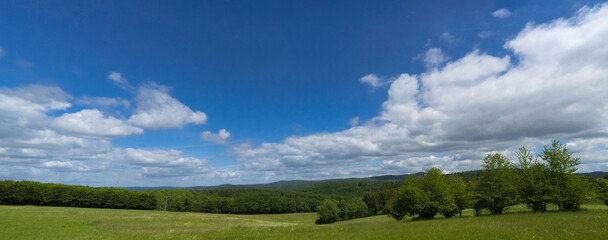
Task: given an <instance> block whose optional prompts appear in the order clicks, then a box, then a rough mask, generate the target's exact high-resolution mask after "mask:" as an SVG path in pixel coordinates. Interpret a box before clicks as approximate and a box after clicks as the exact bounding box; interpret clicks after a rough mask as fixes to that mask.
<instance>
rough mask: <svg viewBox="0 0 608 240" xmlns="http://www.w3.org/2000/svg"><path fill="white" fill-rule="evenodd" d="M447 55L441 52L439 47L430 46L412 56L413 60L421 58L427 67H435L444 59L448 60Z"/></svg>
mask: <svg viewBox="0 0 608 240" xmlns="http://www.w3.org/2000/svg"><path fill="white" fill-rule="evenodd" d="M449 59H450V58H449V57H448V56H445V55H444V54H443V51H441V49H440V48H430V49H428V50H427V51H426V52H424V53H422V54H419V55H418V56H416V57H414V58H413V60H414V61H416V60H421V61H422V62H423V63H424V65H425V66H426V68H427V69H432V68H437V67H439V66H440V65H441V64H442V63H444V62H445V61H447V60H449Z"/></svg>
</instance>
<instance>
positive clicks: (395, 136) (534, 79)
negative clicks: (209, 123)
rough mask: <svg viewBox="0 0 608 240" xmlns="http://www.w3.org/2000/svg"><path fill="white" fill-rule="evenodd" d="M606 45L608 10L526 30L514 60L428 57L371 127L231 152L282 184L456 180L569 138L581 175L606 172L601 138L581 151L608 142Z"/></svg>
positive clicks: (401, 82) (395, 86)
mask: <svg viewBox="0 0 608 240" xmlns="http://www.w3.org/2000/svg"><path fill="white" fill-rule="evenodd" d="M605 39H608V4H604V5H600V6H598V7H595V8H583V9H581V10H580V11H579V12H578V14H577V15H576V16H574V17H572V18H569V19H557V20H554V21H551V22H548V23H545V24H540V25H532V24H528V25H527V27H526V28H525V29H523V30H522V31H521V32H520V33H519V34H518V35H517V36H516V37H515V38H514V39H512V40H510V41H508V42H507V43H506V44H505V47H506V49H507V50H510V51H511V52H512V53H513V56H514V57H515V58H516V61H512V59H511V57H510V56H508V55H507V56H492V55H489V54H486V53H483V52H481V51H480V50H474V51H472V52H470V53H468V54H466V55H465V56H464V57H462V58H459V59H456V60H454V61H451V62H448V63H446V64H445V65H443V67H440V66H439V65H440V64H442V63H443V62H444V61H446V59H447V58H446V57H445V56H443V54H442V53H441V50H440V49H430V50H429V51H430V52H429V51H427V53H426V54H425V55H424V58H423V60H424V61H425V62H426V63H428V64H431V65H432V66H433V67H429V68H428V69H427V71H426V72H423V73H420V74H407V73H404V74H401V75H400V76H399V77H398V78H397V79H396V80H395V81H394V82H392V84H391V85H390V89H389V90H388V95H389V97H388V99H387V101H385V102H384V104H383V106H382V111H381V113H380V114H379V115H378V116H377V117H376V118H374V119H372V121H370V122H369V123H367V124H366V125H362V126H356V127H352V128H350V129H347V130H344V131H340V132H334V133H318V134H313V135H309V136H302V137H289V138H286V139H285V140H284V141H282V142H280V143H261V144H259V145H254V144H251V143H247V144H241V145H235V146H233V147H232V148H231V149H230V153H231V154H233V155H234V156H235V157H236V159H237V160H238V161H240V162H241V163H242V164H243V166H244V169H247V170H248V171H253V172H260V173H267V172H273V173H274V174H275V175H274V176H272V178H276V179H280V178H281V177H290V178H294V177H295V176H317V177H318V176H327V175H333V176H341V174H351V176H352V175H357V174H360V175H366V174H370V173H374V172H386V171H388V170H389V169H397V168H399V169H402V171H418V170H423V169H424V168H426V167H429V166H435V165H436V166H440V167H441V169H442V170H447V171H450V172H453V171H461V170H467V169H477V168H479V167H480V160H481V159H482V158H483V156H484V155H485V154H487V153H490V152H501V153H504V154H507V156H511V157H512V156H513V153H514V152H515V151H516V150H517V148H518V147H520V146H522V145H526V146H532V147H534V148H536V149H538V147H539V146H541V145H543V144H547V143H548V142H549V141H550V140H551V139H569V140H570V141H571V142H573V143H575V144H576V145H573V146H577V148H573V149H574V150H575V152H576V154H577V155H580V156H583V158H582V161H583V164H582V165H581V166H580V169H581V170H583V169H596V170H608V164H607V162H606V159H605V157H603V156H606V154H607V153H606V151H607V150H606V142H605V141H604V140H602V142H601V143H593V144H591V143H589V144H587V145H589V146H590V147H580V148H579V146H580V145H582V144H583V142H585V141H592V140H594V139H607V138H608V122H606V121H604V120H603V119H607V118H608V98H606V94H605V93H606V92H608V81H606V79H608V45H606V44H605ZM427 56H431V57H428V58H426V57H427ZM598 144H599V145H598ZM571 145H572V144H571ZM597 146H600V147H597ZM438 156H443V157H438ZM446 156H449V157H446ZM378 161H381V162H380V164H379V165H377V164H376V162H378ZM361 164H368V165H361ZM353 166H357V167H353ZM383 169H384V170H383Z"/></svg>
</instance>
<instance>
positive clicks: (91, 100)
mask: <svg viewBox="0 0 608 240" xmlns="http://www.w3.org/2000/svg"><path fill="white" fill-rule="evenodd" d="M76 104H79V105H88V106H98V107H103V108H110V107H114V106H121V107H124V108H129V107H131V102H129V100H126V99H124V98H121V97H115V98H110V97H89V96H84V97H81V98H78V99H76Z"/></svg>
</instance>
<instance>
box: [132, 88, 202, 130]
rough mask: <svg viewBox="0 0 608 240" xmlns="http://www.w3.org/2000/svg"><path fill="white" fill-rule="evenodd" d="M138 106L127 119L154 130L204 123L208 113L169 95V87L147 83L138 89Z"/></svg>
mask: <svg viewBox="0 0 608 240" xmlns="http://www.w3.org/2000/svg"><path fill="white" fill-rule="evenodd" d="M135 102H136V103H137V108H136V109H135V114H133V115H132V116H131V117H130V118H129V120H128V121H127V122H128V123H129V124H133V125H136V126H141V127H145V128H149V129H153V130H159V129H167V128H181V127H183V126H185V125H188V124H204V123H205V122H207V115H206V114H205V113H204V112H200V111H192V109H190V108H189V107H188V106H186V105H184V104H183V103H181V102H180V101H179V100H177V99H175V98H173V97H171V96H170V95H169V88H168V87H166V86H161V85H157V84H153V83H152V84H147V85H144V86H142V87H140V88H139V89H138V90H137V94H136V97H135Z"/></svg>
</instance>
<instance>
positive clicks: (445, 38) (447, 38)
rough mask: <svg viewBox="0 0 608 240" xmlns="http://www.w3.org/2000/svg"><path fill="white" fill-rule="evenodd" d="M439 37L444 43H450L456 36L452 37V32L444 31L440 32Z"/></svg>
mask: <svg viewBox="0 0 608 240" xmlns="http://www.w3.org/2000/svg"><path fill="white" fill-rule="evenodd" d="M439 38H440V39H441V41H443V42H445V43H448V44H450V43H454V41H455V39H456V38H455V37H454V35H452V34H451V33H449V32H444V33H442V34H441V36H440V37H439Z"/></svg>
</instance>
